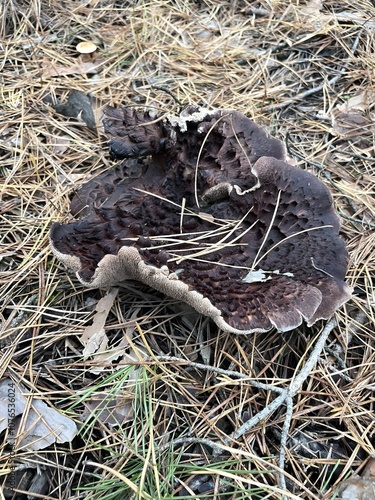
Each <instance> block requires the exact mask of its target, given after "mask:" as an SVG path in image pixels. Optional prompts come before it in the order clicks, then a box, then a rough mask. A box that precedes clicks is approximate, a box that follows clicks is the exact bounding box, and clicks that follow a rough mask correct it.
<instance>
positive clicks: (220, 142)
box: [50, 107, 351, 334]
mask: <svg viewBox="0 0 375 500" xmlns="http://www.w3.org/2000/svg"><path fill="white" fill-rule="evenodd" d="M104 126H105V130H106V133H107V134H108V135H109V137H110V151H111V154H112V156H114V157H115V158H117V159H123V161H122V162H121V163H120V164H118V165H117V166H116V167H115V168H113V169H112V170H109V171H106V172H103V173H102V174H99V175H98V176H96V177H94V178H92V179H91V180H89V181H88V182H87V183H86V184H84V185H83V187H82V188H81V189H80V190H79V191H78V192H77V193H76V194H75V196H74V198H73V199H72V202H71V213H72V215H73V216H75V217H76V218H77V220H76V221H75V222H71V223H69V224H59V223H56V224H54V225H53V227H52V229H51V233H50V241H51V246H52V249H53V251H54V253H55V255H56V256H57V257H58V258H59V259H60V260H61V261H62V262H64V263H65V264H66V265H67V266H68V267H69V268H71V269H72V270H73V271H75V272H76V274H77V277H78V279H79V280H80V281H81V282H82V283H83V284H84V285H85V286H88V287H109V286H112V285H114V284H116V283H119V282H121V281H124V280H129V279H130V280H138V281H141V282H143V283H146V284H147V285H150V286H151V287H153V288H155V289H156V290H159V291H161V292H163V293H165V294H166V295H169V296H171V297H174V298H176V299H178V300H181V301H184V302H186V303H188V304H189V305H190V306H192V307H193V308H194V309H196V310H197V311H198V312H199V313H202V314H204V315H206V316H209V317H210V318H212V319H213V321H215V323H216V324H217V325H218V326H219V327H220V328H222V329H223V330H225V331H228V332H233V333H239V334H240V333H244V334H247V333H252V332H256V331H258V332H262V331H267V330H269V329H271V328H272V327H275V328H277V330H279V331H288V330H291V329H293V328H295V327H297V326H299V325H300V324H301V323H302V321H303V320H305V321H306V322H307V325H309V326H310V325H312V324H313V323H314V322H315V321H317V320H319V319H328V318H329V317H330V316H331V315H332V314H333V313H334V312H335V311H336V309H338V308H339V307H340V306H341V305H342V304H343V303H344V302H346V301H347V300H348V299H349V297H350V295H351V290H350V288H349V287H348V286H347V284H346V283H345V281H344V279H345V272H346V268H347V262H348V255H347V250H346V246H345V243H344V241H343V240H342V239H341V237H340V236H339V227H340V222H339V218H338V216H337V214H336V212H335V209H334V206H333V200H332V196H331V194H330V192H329V190H328V189H327V187H326V186H325V185H324V184H323V183H322V182H321V181H320V180H319V179H318V178H316V177H315V176H314V175H313V174H311V173H308V172H306V171H304V170H302V169H300V168H298V167H294V166H292V165H290V164H288V163H287V161H286V152H285V147H284V145H283V143H282V142H281V141H279V140H278V139H275V138H272V137H269V136H268V135H267V134H266V132H265V131H264V130H263V129H262V128H261V127H260V126H258V125H257V124H255V123H254V122H252V121H251V120H249V119H248V118H246V117H245V116H244V115H242V114H241V113H239V112H237V111H233V110H207V109H204V108H200V107H189V108H187V109H185V110H184V111H183V112H182V113H181V114H180V115H179V116H172V115H168V116H158V115H156V114H155V113H153V112H151V111H147V110H146V111H144V110H143V111H140V110H135V109H133V108H126V107H121V108H117V109H112V108H108V109H107V110H106V118H105V120H104Z"/></svg>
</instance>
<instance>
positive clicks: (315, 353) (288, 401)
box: [147, 319, 337, 490]
mask: <svg viewBox="0 0 375 500" xmlns="http://www.w3.org/2000/svg"><path fill="white" fill-rule="evenodd" d="M335 326H337V322H336V320H335V319H331V320H330V321H329V322H328V323H327V324H326V326H325V327H324V329H323V331H322V333H321V334H320V335H319V338H318V340H317V342H316V344H315V347H314V348H313V350H312V352H311V354H310V356H309V358H308V360H307V362H306V364H305V365H304V367H303V368H302V369H301V371H300V372H299V373H298V375H297V376H296V377H295V378H294V380H292V382H291V383H290V385H289V387H287V388H285V389H282V388H280V387H274V386H271V385H268V384H263V383H260V382H255V381H254V380H249V377H247V376H246V375H243V374H242V373H237V372H234V371H230V370H223V369H221V368H215V367H213V366H209V365H204V364H203V363H194V362H192V361H187V360H185V359H181V358H177V357H175V356H155V358H150V359H148V360H147V361H155V360H158V361H168V362H170V361H175V362H178V363H182V364H187V365H188V366H189V367H193V368H198V369H200V370H205V371H210V372H215V373H221V374H223V375H227V376H230V377H235V378H239V379H242V380H243V379H247V380H248V382H249V384H250V385H252V386H254V387H257V388H259V389H265V390H270V391H273V392H278V393H279V396H277V398H276V399H274V400H273V401H272V402H271V403H270V404H269V405H267V406H266V407H265V408H263V410H262V411H260V412H258V413H257V414H256V415H254V417H252V418H251V419H249V420H248V421H247V422H245V423H244V424H243V425H241V426H240V427H239V428H238V429H237V430H236V431H235V432H233V433H232V434H231V435H230V436H229V437H228V438H227V439H225V440H224V443H223V444H224V445H226V446H229V445H230V443H231V442H232V441H233V440H235V439H238V438H239V437H241V436H243V435H244V434H245V433H246V432H247V431H249V430H250V429H251V428H253V427H254V426H255V425H257V424H258V423H259V422H260V421H262V420H263V419H265V418H267V417H268V416H269V415H270V414H271V413H273V412H274V411H275V410H277V409H278V408H280V406H281V405H282V404H285V405H286V415H285V421H284V425H283V429H282V432H281V439H280V454H279V467H280V469H281V470H284V467H285V451H286V448H287V441H288V434H289V429H290V424H291V421H292V415H293V397H294V396H295V395H296V394H297V392H298V391H299V390H300V388H301V386H302V384H303V383H304V382H305V380H306V379H307V378H308V376H309V375H310V373H311V372H312V370H313V368H314V366H315V365H316V363H317V361H318V358H319V356H320V355H321V353H322V351H323V349H324V346H325V344H326V341H327V338H328V336H329V334H330V333H331V331H332V330H333V328H334V327H335ZM189 443H201V444H205V445H207V446H210V447H211V448H212V450H213V455H214V456H215V455H218V454H219V453H220V447H219V446H218V444H219V443H215V442H214V441H211V440H209V439H201V438H181V439H176V440H175V441H174V444H175V445H176V444H189ZM168 446H169V445H168ZM168 446H167V447H168ZM164 449H165V447H162V448H160V449H159V452H160V451H163V450H164ZM279 481H280V487H281V488H283V489H284V490H286V483H285V477H284V474H282V473H280V476H279Z"/></svg>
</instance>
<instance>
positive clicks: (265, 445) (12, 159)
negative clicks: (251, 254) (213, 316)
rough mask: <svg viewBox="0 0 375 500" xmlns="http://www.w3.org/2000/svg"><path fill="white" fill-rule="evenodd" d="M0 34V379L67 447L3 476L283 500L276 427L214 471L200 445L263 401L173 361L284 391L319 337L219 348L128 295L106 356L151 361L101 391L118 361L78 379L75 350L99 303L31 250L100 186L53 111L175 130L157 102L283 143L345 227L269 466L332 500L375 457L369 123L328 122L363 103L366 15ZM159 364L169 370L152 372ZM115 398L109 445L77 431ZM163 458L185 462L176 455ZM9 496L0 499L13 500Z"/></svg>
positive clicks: (103, 434) (18, 26) (38, 21)
mask: <svg viewBox="0 0 375 500" xmlns="http://www.w3.org/2000/svg"><path fill="white" fill-rule="evenodd" d="M0 19H1V25H0V34H1V40H0V43H1V46H2V51H3V59H2V61H1V77H0V78H1V80H2V82H1V83H2V85H1V87H2V89H1V104H0V105H1V113H2V118H3V120H2V125H1V127H0V154H1V160H2V161H1V166H0V168H1V176H2V177H1V190H0V191H1V200H0V217H1V241H0V254H1V261H0V271H1V276H0V286H1V288H0V297H1V311H0V314H1V317H0V319H1V328H2V333H1V340H2V346H1V347H2V363H1V371H2V374H4V375H7V376H10V377H12V378H13V379H14V380H16V381H21V382H22V381H24V382H27V384H26V385H27V387H33V394H34V396H35V397H39V398H43V399H44V400H46V401H47V402H49V404H51V405H53V406H55V407H57V408H59V409H60V410H61V411H64V412H66V414H67V415H71V416H72V417H73V418H74V419H75V420H76V421H77V423H78V424H79V425H81V432H80V435H79V436H78V437H77V438H76V439H75V440H74V441H73V442H72V443H69V444H65V445H61V444H60V445H58V444H56V445H55V446H54V447H51V449H47V450H44V451H42V452H39V453H38V456H36V455H35V454H34V453H33V452H29V451H27V450H16V451H15V454H14V455H12V457H11V455H10V451H9V448H8V447H7V443H6V441H5V442H4V444H3V445H2V457H3V464H4V467H5V468H6V467H7V466H9V460H10V458H12V460H13V461H15V463H16V464H21V463H23V464H26V468H27V470H28V471H29V472H30V471H31V472H32V471H33V470H35V469H33V467H34V466H35V464H38V467H40V470H42V471H45V475H46V478H49V479H48V480H46V489H45V490H44V493H43V498H62V499H63V498H81V497H83V496H84V495H85V494H86V493H83V489H88V490H89V493H88V494H87V497H88V498H116V495H118V496H117V497H118V498H132V497H134V498H149V496H150V495H151V498H177V497H179V498H183V497H184V496H185V498H191V497H192V496H193V495H195V496H196V497H197V498H198V497H200V498H236V499H239V498H249V495H250V494H251V495H253V498H265V495H268V498H281V497H282V491H281V490H280V488H279V487H278V486H277V484H278V483H277V456H278V454H279V452H280V432H281V428H282V424H283V419H284V409H283V407H282V408H280V409H278V410H277V411H276V412H275V413H274V414H272V415H271V416H270V417H269V418H268V419H267V420H266V421H264V420H262V421H261V422H259V424H258V425H256V426H255V427H254V428H253V429H251V431H249V432H248V433H247V434H246V435H245V436H243V437H241V438H240V439H238V440H237V441H234V442H232V443H231V444H230V446H227V448H226V449H223V450H222V452H221V454H220V455H219V456H217V457H213V456H212V449H211V448H210V447H209V446H207V445H205V441H204V440H209V442H223V441H224V440H225V439H226V438H227V436H228V435H230V434H231V433H233V432H234V431H235V430H236V429H237V428H239V427H240V426H241V425H242V424H243V423H244V422H245V421H246V420H249V419H250V418H251V417H252V416H254V415H255V414H256V413H258V412H260V411H261V410H262V409H263V408H264V406H266V405H267V404H268V403H269V401H270V398H271V397H272V396H271V394H270V393H269V391H266V390H265V389H259V388H254V387H253V386H251V385H250V384H248V383H247V382H246V380H240V379H236V380H234V379H232V378H231V377H228V376H225V375H223V374H218V373H215V372H213V371H203V370H200V369H198V368H196V367H193V366H189V361H192V362H200V363H205V364H207V365H212V366H214V367H218V368H221V369H226V370H230V371H237V372H239V373H240V374H243V375H246V376H248V377H250V378H251V379H256V380H257V381H259V382H264V383H267V384H274V385H276V386H280V387H282V386H284V385H285V384H287V383H288V381H289V380H290V379H291V378H292V377H294V375H295V369H296V366H297V365H298V364H299V362H300V360H301V358H302V359H304V358H305V357H306V355H307V352H308V349H309V347H310V342H311V339H312V338H314V336H315V335H316V334H317V333H318V332H319V329H320V325H318V326H316V327H313V328H311V329H307V328H306V327H301V328H299V329H298V330H297V331H294V332H292V333H288V334H278V333H274V332H270V333H267V334H257V335H253V336H250V337H244V336H240V337H234V336H232V335H225V334H222V333H220V332H218V331H217V329H216V328H215V327H214V326H213V325H212V324H211V323H209V322H207V321H205V320H202V318H198V317H196V316H194V315H193V316H189V314H188V313H187V312H186V311H185V310H184V309H182V310H181V309H180V307H181V306H180V305H178V304H176V303H174V302H173V301H171V300H169V299H166V298H165V297H161V296H160V295H158V294H156V293H153V292H152V291H150V290H149V289H145V288H144V287H142V286H138V285H137V286H135V285H132V284H127V285H124V286H123V287H122V288H121V289H120V292H119V295H118V297H117V299H116V302H115V304H114V306H113V308H112V309H111V313H110V315H109V317H108V319H107V323H106V326H105V330H106V333H107V335H108V336H109V338H110V343H111V344H110V345H111V346H116V345H117V344H118V343H120V342H121V339H123V338H124V336H128V337H130V339H131V342H130V347H128V349H130V350H131V351H132V352H133V353H134V352H135V353H136V352H143V353H147V355H148V356H151V357H154V361H153V362H147V363H146V362H144V361H142V359H144V356H143V358H142V356H141V355H139V360H138V361H137V362H133V364H132V363H128V364H127V367H129V366H134V365H136V366H138V367H139V368H138V370H139V371H137V376H136V380H135V382H134V380H133V382H132V383H130V382H129V376H130V375H129V374H130V373H131V370H128V371H126V370H125V372H116V370H117V369H120V370H121V369H123V368H121V366H118V364H116V361H114V362H113V366H111V367H107V368H106V369H105V370H103V371H102V372H101V373H100V374H96V375H95V374H93V373H92V372H91V371H90V369H91V368H92V364H93V363H92V362H91V361H89V360H85V359H84V357H83V355H82V345H81V344H80V342H79V341H78V337H79V335H80V334H82V332H83V331H84V329H85V328H86V327H87V325H88V324H89V323H90V321H91V320H92V314H93V313H92V312H91V309H92V304H93V303H95V302H96V301H97V300H98V299H99V298H100V297H101V296H102V292H100V291H98V290H83V289H82V287H81V286H80V285H79V283H78V282H77V281H76V280H75V279H74V278H73V277H72V276H69V275H68V274H67V272H66V270H65V269H64V268H63V267H62V266H61V265H59V264H58V263H57V262H56V261H55V260H54V259H53V258H52V257H51V253H50V250H49V247H48V232H49V228H50V226H51V224H52V223H53V222H54V221H61V220H68V219H69V197H70V195H71V193H72V191H73V190H74V189H76V188H77V186H78V185H79V184H80V183H82V182H84V180H85V179H87V178H88V177H89V176H91V175H95V173H97V172H99V171H102V169H103V168H104V169H107V168H111V166H112V162H111V161H110V159H109V158H108V155H107V151H106V144H105V139H104V138H103V137H102V136H101V135H100V130H99V132H98V133H95V132H93V131H90V130H89V129H88V128H87V127H86V125H85V124H84V123H82V122H80V121H79V120H78V119H67V118H65V117H63V116H59V115H58V114H57V113H56V112H55V111H54V109H53V104H54V103H56V102H57V101H60V100H64V99H66V96H67V95H68V94H69V92H71V91H72V90H79V91H81V92H84V93H91V94H92V96H93V97H95V98H96V100H97V101H96V102H97V103H98V107H100V105H104V104H109V103H114V104H120V103H121V104H130V105H138V106H144V105H147V106H156V107H158V108H159V109H162V110H165V111H169V112H172V111H174V112H175V111H177V110H178V103H177V102H176V101H175V100H174V99H173V98H172V97H171V95H170V94H169V93H167V92H164V91H163V90H160V87H165V88H166V89H168V90H169V91H170V92H172V93H173V94H174V95H175V96H176V98H177V99H178V100H179V101H181V102H182V103H183V104H184V105H187V104H203V105H205V106H214V107H222V108H235V109H237V110H239V111H242V112H244V113H246V114H247V115H248V116H250V117H251V118H253V119H255V120H256V121H257V122H259V123H261V124H263V125H265V126H266V127H267V128H268V130H269V131H270V132H272V133H273V134H275V135H277V136H279V137H281V138H284V139H287V143H288V147H289V154H290V156H291V158H293V159H294V160H295V161H296V162H297V163H298V164H299V165H300V166H301V167H302V168H308V169H310V170H312V171H314V172H315V174H316V175H318V176H319V177H321V178H322V180H323V181H324V182H326V183H327V184H328V185H329V187H330V189H331V191H332V193H333V195H334V198H335V202H336V206H337V208H338V211H339V213H340V214H341V215H342V217H343V228H342V234H343V236H344V237H345V239H346V240H347V242H348V247H349V251H350V256H351V263H350V268H349V271H348V280H349V282H350V284H351V285H352V286H353V287H354V296H353V299H352V300H351V301H350V302H349V303H348V304H347V305H346V306H345V307H344V308H343V310H342V311H340V312H339V313H338V315H337V321H338V326H337V328H336V329H335V330H334V331H333V332H332V334H331V336H330V341H329V345H328V347H329V351H327V352H326V354H325V356H323V357H321V359H320V360H319V362H318V364H317V366H316V368H315V369H314V371H313V372H312V374H311V376H310V377H309V379H308V380H307V381H306V383H305V384H304V386H303V388H302V390H301V391H300V392H299V394H298V395H297V396H296V398H295V401H294V403H295V404H294V411H293V417H292V422H291V431H290V436H289V439H288V443H287V444H288V448H287V455H286V459H287V460H286V472H287V476H286V484H287V487H288V490H289V495H290V497H291V498H307V499H315V498H325V499H330V498H333V496H334V492H335V490H336V487H337V485H338V484H339V483H340V481H341V480H342V479H343V478H344V477H346V476H347V475H348V474H350V473H351V472H352V471H353V470H356V469H357V468H359V467H361V465H362V464H363V462H364V460H365V459H366V458H367V457H368V456H369V455H370V454H374V453H375V450H374V445H373V442H374V430H373V423H374V384H375V381H374V375H373V373H374V363H375V349H374V333H373V328H372V325H373V324H374V312H373V311H374V300H375V296H374V290H373V279H374V262H375V255H374V246H375V245H374V238H375V237H374V231H373V229H374V226H375V216H374V211H375V209H374V191H375V189H374V186H375V171H374V169H375V157H374V119H373V112H374V110H373V107H372V106H373V105H372V104H371V102H368V103H367V104H366V103H365V101H364V100H362V102H360V105H358V103H357V104H356V106H359V108H360V109H358V108H354V107H352V108H351V107H350V106H349V108H348V109H347V110H346V112H345V113H344V115H343V113H342V112H340V111H338V106H339V105H342V104H343V103H345V102H350V98H352V97H355V96H359V95H361V93H363V92H364V91H366V92H370V93H371V92H374V91H375V76H374V63H373V53H374V52H375V21H374V19H375V9H374V6H373V5H372V3H371V2H370V1H369V0H361V1H359V2H356V3H355V5H354V4H353V2H349V1H348V0H346V1H341V2H337V1H335V0H331V1H325V2H323V6H322V8H321V9H320V10H319V4H318V2H309V3H308V4H302V3H299V2H289V1H287V0H280V1H266V0H264V1H263V0H261V1H259V2H252V1H240V0H239V1H236V2H216V1H209V0H207V1H197V2H193V1H176V2H168V1H166V0H157V1H153V2H146V1H137V2H128V3H124V2H118V3H116V2H104V1H103V2H102V1H99V0H96V1H90V2H86V3H79V4H77V2H72V1H62V2H49V3H48V4H47V3H46V2H41V1H39V0H33V1H32V2H24V1H18V2H16V1H11V0H5V1H4V2H3V3H2V12H1V15H0ZM82 40H92V41H94V42H95V43H96V44H97V45H98V46H99V51H98V52H97V53H95V55H94V56H93V57H92V59H90V60H83V59H82V57H81V56H80V55H79V54H78V53H77V52H76V51H75V45H76V44H77V43H78V42H80V41H82ZM359 118H362V119H363V120H365V121H362V122H361V121H358V120H359ZM358 123H360V124H361V126H358ZM135 319H136V320H137V324H138V328H137V327H136V325H135ZM165 354H168V355H172V356H175V357H179V358H181V359H185V360H186V364H183V363H165V362H162V361H158V360H157V359H156V358H155V356H157V355H165ZM132 384H133V385H134V384H135V389H134V390H135V394H136V397H135V399H134V408H133V411H134V413H133V418H132V419H131V420H129V421H126V422H125V424H124V425H123V426H120V427H119V426H116V425H114V426H110V425H108V423H106V422H105V421H104V418H103V417H102V416H101V415H102V413H101V411H100V408H99V410H98V409H96V410H95V409H94V410H92V411H91V417H90V418H88V416H87V411H88V410H87V409H88V408H91V409H92V408H93V407H92V406H91V407H90V406H89V398H90V397H94V396H96V397H99V396H98V393H104V394H111V398H112V399H113V398H114V395H113V391H112V392H111V388H113V387H115V388H116V391H118V393H119V394H120V395H121V396H122V397H123V398H125V399H126V395H127V394H128V398H129V397H130V396H129V391H130V388H131V386H132ZM132 394H133V396H132V397H134V391H133V393H132ZM94 408H95V406H94ZM181 438H185V439H186V441H185V444H183V445H182V446H181V445H179V446H174V445H173V442H174V441H175V440H176V439H181ZM192 438H194V439H196V441H194V439H192ZM189 439H190V441H189ZM87 460H89V461H90V463H91V465H90V464H86V465H85V461H87ZM95 464H96V465H95ZM98 464H102V465H103V464H104V466H105V467H106V469H104V468H103V467H100V466H99V465H98ZM30 474H31V473H30ZM31 475H32V474H31ZM124 477H125V478H127V480H128V482H127V481H125V480H124ZM202 478H203V479H202ZM25 484H26V483H19V484H18V485H17V489H18V490H19V491H18V492H16V493H14V495H13V496H12V495H10V494H9V492H8V493H7V494H6V498H26V496H25V494H23V493H22V492H21V490H25V489H26V490H27V484H26V486H25ZM77 488H78V489H77ZM80 488H82V489H80ZM103 488H104V489H103ZM134 488H135V489H134ZM137 488H138V490H137ZM104 490H105V492H104ZM136 491H138V492H136ZM111 492H113V493H111ZM105 495H107V496H105ZM111 495H112V496H111ZM148 495H149V496H148ZM152 495H154V496H152ZM241 495H243V496H241ZM257 495H258V496H257ZM293 495H294V496H293Z"/></svg>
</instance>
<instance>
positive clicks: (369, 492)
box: [337, 457, 375, 500]
mask: <svg viewBox="0 0 375 500" xmlns="http://www.w3.org/2000/svg"><path fill="white" fill-rule="evenodd" d="M340 491H341V493H340V496H339V497H337V500H374V499H375V457H371V458H370V460H369V462H368V464H367V465H366V467H365V469H364V471H363V474H362V476H359V475H358V474H355V475H354V476H352V477H351V478H349V479H348V480H347V481H344V482H343V483H342V485H341V487H340Z"/></svg>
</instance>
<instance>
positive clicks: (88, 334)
mask: <svg viewBox="0 0 375 500" xmlns="http://www.w3.org/2000/svg"><path fill="white" fill-rule="evenodd" d="M117 293H118V288H111V290H110V291H109V292H108V293H107V295H105V296H104V297H103V298H101V299H100V300H99V301H98V303H97V304H96V307H95V311H96V313H95V315H94V318H93V321H92V324H91V325H89V326H87V327H86V328H85V329H84V331H83V333H82V335H81V337H80V341H81V342H82V344H84V346H85V348H84V350H83V355H84V356H85V358H87V357H88V356H90V355H91V354H93V353H95V352H103V350H105V348H106V347H107V343H108V338H107V336H106V334H105V331H104V325H105V322H106V320H107V316H108V314H109V312H110V310H111V307H112V306H113V303H114V301H115V298H116V296H117Z"/></svg>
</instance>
